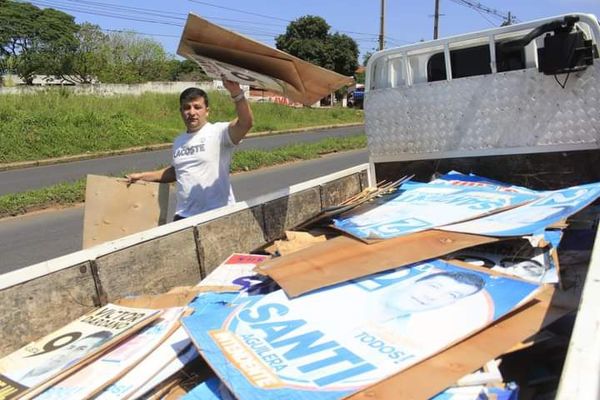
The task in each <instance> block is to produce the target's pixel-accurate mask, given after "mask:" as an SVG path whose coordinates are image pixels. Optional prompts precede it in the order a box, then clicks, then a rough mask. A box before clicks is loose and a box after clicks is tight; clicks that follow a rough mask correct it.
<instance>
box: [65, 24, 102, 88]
mask: <svg viewBox="0 0 600 400" xmlns="http://www.w3.org/2000/svg"><path fill="white" fill-rule="evenodd" d="M75 37H76V39H77V46H76V47H75V49H73V51H71V52H68V53H66V54H64V55H63V57H62V58H63V60H64V65H65V68H64V69H63V71H62V72H63V73H62V74H61V76H62V78H63V79H65V80H67V81H70V82H73V83H85V84H87V83H93V82H94V80H95V79H96V78H97V77H98V75H99V74H101V72H102V71H103V70H104V69H105V68H107V60H106V52H105V50H104V49H105V46H106V45H107V41H108V36H107V35H106V34H104V32H102V29H100V27H99V26H98V25H93V24H90V23H88V22H84V23H83V24H81V25H79V30H78V31H77V34H76V35H75ZM67 74H68V75H67Z"/></svg>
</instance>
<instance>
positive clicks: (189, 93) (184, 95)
mask: <svg viewBox="0 0 600 400" xmlns="http://www.w3.org/2000/svg"><path fill="white" fill-rule="evenodd" d="M201 97H202V98H203V99H204V105H205V106H206V107H208V95H207V94H206V92H205V91H204V90H202V89H200V88H197V87H191V88H187V89H185V90H184V91H183V92H181V94H180V95H179V105H180V106H182V105H183V103H189V102H190V101H194V100H196V99H199V98H201Z"/></svg>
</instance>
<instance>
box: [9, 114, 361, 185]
mask: <svg viewBox="0 0 600 400" xmlns="http://www.w3.org/2000/svg"><path fill="white" fill-rule="evenodd" d="M363 132H364V126H362V125H361V126H353V127H345V128H335V129H325V130H314V131H307V132H297V133H287V134H279V135H272V136H263V137H255V138H247V139H245V140H244V141H243V142H242V144H240V146H239V149H240V150H246V149H264V150H267V149H273V148H276V147H281V146H285V145H289V144H293V143H300V142H304V143H307V142H315V141H318V140H322V139H324V138H327V137H340V136H350V135H356V134H359V133H363ZM170 162H171V151H170V150H159V151H149V152H142V153H134V154H126V155H119V156H113V157H106V158H99V159H93V160H85V161H76V162H71V163H67V164H56V165H49V166H43V167H33V168H24V169H19V170H12V171H4V172H0V195H3V194H8V193H18V192H24V191H27V190H34V189H39V188H42V187H46V186H50V185H54V184H56V183H60V182H68V181H75V180H77V179H80V178H83V177H84V176H86V175H87V174H97V175H113V176H117V175H120V174H122V173H123V172H126V171H145V170H152V169H156V168H158V167H159V166H164V165H168V164H169V163H170Z"/></svg>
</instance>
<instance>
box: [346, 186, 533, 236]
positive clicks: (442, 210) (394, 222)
mask: <svg viewBox="0 0 600 400" xmlns="http://www.w3.org/2000/svg"><path fill="white" fill-rule="evenodd" d="M402 188H403V189H406V188H408V190H405V191H404V192H403V193H402V194H400V195H399V196H396V197H394V198H392V199H391V200H389V201H387V202H385V203H383V204H381V205H378V206H377V207H374V208H371V207H368V209H366V210H365V211H362V212H361V211H356V212H354V213H353V214H352V215H350V216H348V217H344V216H342V217H341V218H337V219H334V225H335V227H336V228H338V229H340V230H343V231H345V232H347V233H349V234H351V235H354V236H356V237H358V238H361V239H389V238H394V237H398V236H402V235H406V234H409V233H414V232H419V231H424V230H427V229H432V228H436V227H439V226H442V225H447V224H453V223H457V222H461V221H466V220H469V219H472V218H477V217H481V216H484V215H488V214H490V213H494V212H497V211H499V210H502V209H505V208H510V207H515V206H518V205H521V204H525V203H527V202H530V201H533V200H535V199H537V198H538V195H537V194H535V193H524V192H518V191H498V190H494V189H493V188H490V187H487V186H486V185H483V186H474V187H472V186H464V185H452V184H448V183H447V182H439V183H429V184H418V183H417V184H415V183H411V184H406V185H403V186H402Z"/></svg>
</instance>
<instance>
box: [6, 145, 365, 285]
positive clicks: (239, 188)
mask: <svg viewBox="0 0 600 400" xmlns="http://www.w3.org/2000/svg"><path fill="white" fill-rule="evenodd" d="M367 161H368V154H367V151H366V150H357V151H351V152H345V153H339V154H333V155H329V156H325V157H323V158H320V159H317V160H309V161H301V162H296V163H292V164H287V165H283V166H278V167H270V168H265V169H261V170H258V171H252V172H245V173H241V174H236V175H234V176H233V177H232V185H233V190H234V192H235V195H236V198H237V199H238V200H240V201H243V200H248V199H252V198H254V197H257V196H259V195H262V194H265V193H270V192H273V191H276V190H278V189H281V188H285V187H288V186H290V185H293V184H296V183H300V182H303V181H306V180H308V179H314V178H317V177H319V176H323V175H326V174H329V173H333V172H335V171H339V170H342V169H345V168H350V167H352V166H355V165H358V164H362V163H365V162H367ZM104 173H105V172H104ZM1 179H2V178H0V180H1ZM170 204H171V205H172V204H174V201H173V200H172V197H171V200H170ZM171 210H172V207H171ZM172 214H173V213H172V211H171V212H170V213H169V215H172ZM82 228H83V207H81V206H79V207H73V208H68V209H64V210H58V211H44V212H39V213H34V214H30V215H25V216H21V217H16V218H10V219H5V220H3V221H0V274H2V273H5V272H9V271H13V270H16V269H19V268H21V267H25V266H28V265H32V264H35V263H38V262H41V261H44V260H48V259H51V258H54V257H58V256H61V255H65V254H68V253H72V252H74V251H78V250H80V249H81V241H82Z"/></svg>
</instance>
